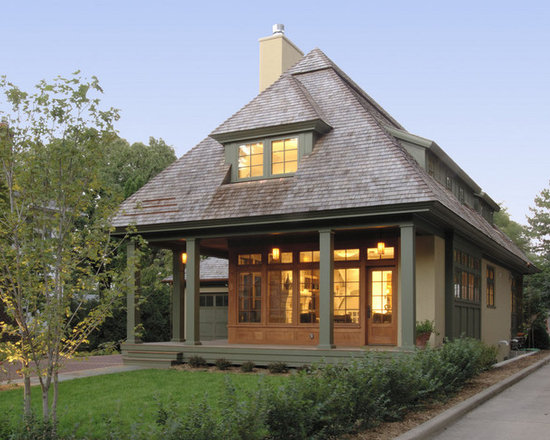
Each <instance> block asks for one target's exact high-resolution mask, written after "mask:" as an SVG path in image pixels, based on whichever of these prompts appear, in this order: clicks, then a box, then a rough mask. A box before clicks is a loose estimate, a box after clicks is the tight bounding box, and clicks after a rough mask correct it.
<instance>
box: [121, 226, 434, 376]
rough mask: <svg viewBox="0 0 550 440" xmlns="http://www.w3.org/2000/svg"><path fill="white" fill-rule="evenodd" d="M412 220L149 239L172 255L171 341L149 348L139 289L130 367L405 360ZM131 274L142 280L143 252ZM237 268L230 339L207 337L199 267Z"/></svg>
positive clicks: (231, 281) (134, 288)
mask: <svg viewBox="0 0 550 440" xmlns="http://www.w3.org/2000/svg"><path fill="white" fill-rule="evenodd" d="M419 233H420V234H424V233H427V231H424V230H423V229H422V227H420V228H419V227H418V225H417V224H415V222H414V221H413V220H412V219H408V220H407V221H400V222H395V223H391V224H388V223H384V224H382V223H378V224H375V223H373V224H369V225H353V226H352V225H331V226H326V225H323V227H318V228H315V229H312V228H308V229H305V230H304V229H300V230H296V229H292V228H287V229H283V228H280V229H277V230H274V229H273V228H272V227H271V228H270V227H267V228H264V230H262V231H258V230H257V228H255V229H254V230H249V231H246V232H244V231H242V230H240V231H227V230H226V231H224V234H223V235H222V234H204V231H203V233H202V234H200V236H199V234H197V235H190V234H186V236H182V237H179V236H173V235H172V236H167V234H158V233H148V234H144V238H146V239H147V240H148V241H149V243H150V244H151V245H153V246H157V247H161V248H165V249H170V250H171V251H172V253H173V258H172V261H173V289H172V301H171V315H172V338H171V341H167V342H159V343H147V344H144V343H141V342H140V341H139V339H138V338H137V337H136V332H135V328H136V326H137V325H138V324H139V310H138V308H137V307H136V304H137V303H138V301H137V297H136V295H138V294H139V293H138V292H139V286H138V282H137V280H138V279H139V277H137V276H136V277H134V278H133V279H132V282H131V285H130V286H129V287H130V289H129V293H128V298H127V301H128V302H127V306H128V314H127V317H128V320H127V334H128V338H127V341H126V343H124V344H123V346H122V351H123V355H124V360H125V362H126V363H134V364H142V365H144V364H146V365H149V366H158V367H166V366H168V365H170V364H171V363H178V362H184V361H185V360H186V359H189V358H190V357H191V356H201V357H203V358H204V359H205V360H207V362H212V363H213V362H215V360H217V359H220V358H224V359H227V360H229V361H230V362H232V363H234V364H241V363H243V362H246V361H252V362H254V363H255V364H256V365H267V364H269V363H271V362H276V361H283V362H285V363H287V364H288V365H289V366H300V365H303V364H309V363H312V362H317V361H320V360H325V361H327V362H335V361H337V360H341V359H346V358H347V359H349V358H352V357H354V356H358V355H361V354H362V353H364V352H365V350H376V351H384V352H386V351H387V352H400V351H403V350H405V351H406V350H409V349H412V348H413V347H414V344H415V323H416V280H415V274H416V251H415V242H416V237H417V235H418V234H419ZM127 246H128V264H129V268H130V270H131V271H135V267H134V266H133V265H134V258H133V257H132V256H133V255H134V247H133V246H134V244H133V242H129V243H128V245H127ZM201 256H215V257H218V258H226V259H227V260H228V261H229V274H228V316H227V322H228V324H227V327H228V339H227V340H215V341H203V340H202V339H201V334H200V313H199V312H200V276H199V273H200V261H201Z"/></svg>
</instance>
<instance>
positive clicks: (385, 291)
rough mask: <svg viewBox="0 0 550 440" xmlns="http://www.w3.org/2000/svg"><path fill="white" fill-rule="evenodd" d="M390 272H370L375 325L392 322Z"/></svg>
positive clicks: (391, 272) (391, 274)
mask: <svg viewBox="0 0 550 440" xmlns="http://www.w3.org/2000/svg"><path fill="white" fill-rule="evenodd" d="M392 277H393V271H392V270H373V271H372V280H371V283H372V287H371V288H372V318H373V322H374V323H376V324H381V323H385V324H390V323H391V322H392V312H393V310H392V308H393V306H392V299H393V284H392V281H393V279H392Z"/></svg>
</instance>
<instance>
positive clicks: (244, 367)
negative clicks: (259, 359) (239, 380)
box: [241, 361, 254, 373]
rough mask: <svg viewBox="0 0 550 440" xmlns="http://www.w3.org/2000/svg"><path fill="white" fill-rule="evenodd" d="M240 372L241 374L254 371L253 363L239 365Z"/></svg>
mask: <svg viewBox="0 0 550 440" xmlns="http://www.w3.org/2000/svg"><path fill="white" fill-rule="evenodd" d="M241 371H242V372H243V373H251V372H252V371H254V362H250V361H246V362H244V363H243V364H242V365H241Z"/></svg>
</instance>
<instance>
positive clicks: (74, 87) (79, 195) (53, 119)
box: [0, 72, 127, 423]
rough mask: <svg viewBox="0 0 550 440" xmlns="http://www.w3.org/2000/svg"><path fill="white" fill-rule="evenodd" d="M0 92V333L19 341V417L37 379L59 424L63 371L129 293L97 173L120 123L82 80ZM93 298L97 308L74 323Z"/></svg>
mask: <svg viewBox="0 0 550 440" xmlns="http://www.w3.org/2000/svg"><path fill="white" fill-rule="evenodd" d="M0 91H1V92H2V93H1V95H0V96H2V98H3V99H2V101H0V106H1V107H0V110H1V111H2V116H3V121H4V122H3V123H2V125H1V126H0V166H1V168H0V183H1V185H3V188H4V192H5V203H3V204H2V205H1V206H0V300H1V302H2V303H3V304H4V306H5V308H6V312H7V313H8V315H9V316H10V317H11V318H12V319H13V320H14V322H15V325H9V324H7V323H3V325H2V331H3V332H6V333H10V334H12V335H17V336H18V340H17V341H16V342H14V343H8V344H6V348H5V350H6V353H7V355H8V360H10V361H19V362H21V365H22V369H21V374H22V376H23V377H24V386H25V390H24V408H25V414H26V415H27V416H28V415H30V413H31V395H30V375H31V373H32V372H35V373H36V374H37V376H38V378H39V381H40V387H41V390H42V413H43V417H44V419H45V420H51V421H53V422H54V423H55V420H56V408H57V398H58V370H59V368H60V366H61V365H62V363H63V361H64V360H65V359H67V358H68V357H70V356H71V355H72V354H73V353H74V351H75V350H76V349H77V348H78V346H79V345H80V344H82V343H83V342H84V341H86V339H87V337H88V336H89V335H90V333H91V332H92V331H93V330H94V329H95V328H97V327H98V326H99V325H100V324H101V323H102V322H103V321H104V319H105V317H106V316H108V315H109V313H111V310H112V308H113V305H114V304H116V302H117V301H119V299H120V298H121V297H122V295H123V287H124V286H125V285H126V282H125V277H126V275H127V274H126V273H123V274H120V275H117V274H116V273H113V272H112V271H110V270H108V267H109V265H110V262H111V260H112V253H113V247H112V244H111V242H110V240H109V238H110V237H109V232H110V230H111V226H110V222H109V219H110V216H111V215H112V214H113V212H114V209H116V203H115V200H116V198H115V197H113V196H112V195H111V194H110V189H109V187H108V185H106V182H105V180H104V179H103V177H102V173H101V172H100V171H101V167H102V165H103V164H104V163H105V162H104V161H105V157H106V155H107V151H108V145H109V143H110V142H111V141H112V140H113V138H114V134H113V122H114V121H115V120H116V119H117V118H118V114H117V111H116V110H114V109H107V110H103V109H102V108H101V107H100V100H99V98H98V97H97V96H98V95H99V94H100V93H101V92H102V90H101V88H100V86H99V83H98V80H97V78H95V77H92V78H91V79H90V80H85V79H82V78H81V77H80V76H79V72H75V73H74V74H73V75H72V76H71V77H70V78H67V79H65V78H61V77H58V78H56V79H55V80H54V81H53V82H51V83H47V82H45V81H41V82H40V83H39V84H38V85H37V86H36V90H35V91H34V92H33V93H31V94H30V93H27V92H24V91H22V90H20V89H19V88H17V87H16V86H15V85H14V84H12V83H10V82H8V81H7V80H6V78H5V77H2V78H1V79H0ZM91 299H99V300H98V301H97V302H96V304H95V306H94V307H93V308H89V309H88V313H86V314H85V316H81V315H79V313H78V312H79V311H80V310H81V309H83V308H85V306H86V304H87V303H88V302H89V301H90V300H91ZM52 385H53V397H52V400H51V401H50V399H49V390H50V388H51V387H52Z"/></svg>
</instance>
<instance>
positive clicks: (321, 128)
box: [210, 119, 332, 144]
mask: <svg viewBox="0 0 550 440" xmlns="http://www.w3.org/2000/svg"><path fill="white" fill-rule="evenodd" d="M330 130H332V127H331V126H330V125H328V124H327V123H326V122H325V121H323V120H322V119H313V120H310V121H303V122H295V123H291V124H281V125H275V126H270V127H261V128H254V129H250V130H240V131H234V132H231V133H219V134H210V137H212V138H214V139H215V140H217V141H218V142H219V143H221V144H227V143H228V142H241V141H249V140H251V139H259V138H263V137H273V136H286V135H288V134H294V133H300V132H316V133H319V134H325V133H328V132H329V131H330Z"/></svg>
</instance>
